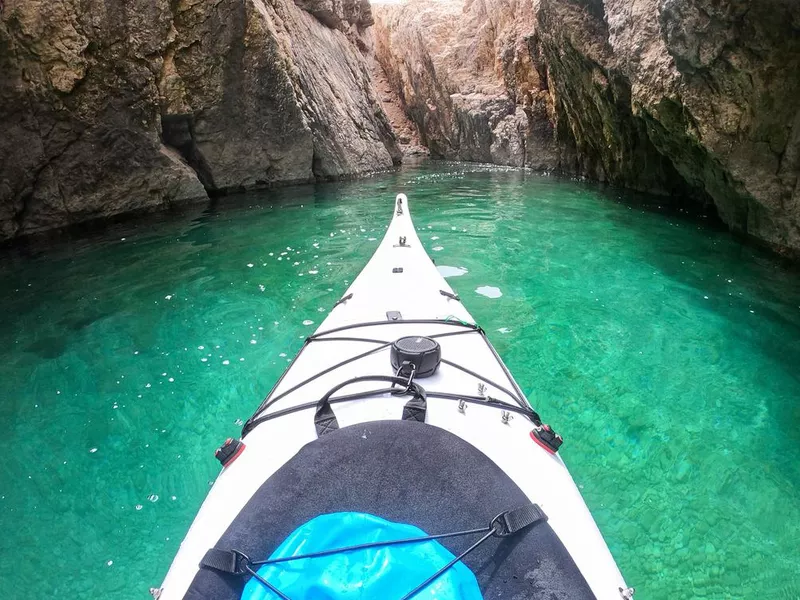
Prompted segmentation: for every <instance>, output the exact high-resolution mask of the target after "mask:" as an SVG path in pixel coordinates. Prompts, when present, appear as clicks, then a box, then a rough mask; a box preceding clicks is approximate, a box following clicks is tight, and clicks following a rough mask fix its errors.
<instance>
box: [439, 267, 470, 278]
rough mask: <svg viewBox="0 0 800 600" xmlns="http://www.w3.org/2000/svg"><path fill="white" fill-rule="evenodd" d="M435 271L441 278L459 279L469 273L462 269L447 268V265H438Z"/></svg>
mask: <svg viewBox="0 0 800 600" xmlns="http://www.w3.org/2000/svg"><path fill="white" fill-rule="evenodd" d="M436 270H437V271H439V275H441V276H442V277H461V276H462V275H466V274H467V273H469V271H468V270H467V269H465V268H464V267H449V266H447V265H438V266H437V267H436Z"/></svg>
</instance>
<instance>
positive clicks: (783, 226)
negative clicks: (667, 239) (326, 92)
mask: <svg viewBox="0 0 800 600" xmlns="http://www.w3.org/2000/svg"><path fill="white" fill-rule="evenodd" d="M415 7H416V8H415ZM414 12H417V13H421V14H423V15H424V17H421V18H414ZM376 21H377V22H376V26H375V28H374V33H375V48H376V55H377V57H378V59H379V60H380V63H381V65H382V66H383V67H384V70H385V71H386V72H387V75H389V79H390V81H391V82H392V83H393V85H395V87H396V88H397V89H398V90H399V91H400V92H401V94H400V95H401V98H403V99H404V101H405V104H406V111H407V113H408V115H409V116H410V117H411V118H412V120H413V121H414V122H415V124H416V125H417V127H418V128H419V129H420V134H421V137H422V138H423V139H424V140H426V141H427V143H428V144H429V146H430V147H431V151H432V152H433V153H434V154H437V155H441V156H445V157H453V158H463V159H466V160H481V161H488V162H498V163H502V164H525V165H528V166H533V167H536V168H540V169H546V170H557V171H559V172H562V173H566V174H577V175H584V176H587V177H591V178H593V179H597V180H600V181H607V182H610V183H614V184H617V185H622V186H626V187H630V188H634V189H639V190H645V191H651V192H656V193H663V194H669V195H671V196H672V197H673V198H675V199H677V200H680V201H683V202H692V203H700V204H711V203H713V205H714V206H715V207H716V210H717V211H718V213H719V214H720V216H721V217H722V219H723V220H724V221H725V222H726V223H727V224H728V225H729V226H730V227H731V229H732V230H734V231H736V232H740V233H743V234H746V235H748V236H750V237H753V238H755V239H757V240H760V241H761V242H763V243H765V244H767V245H769V246H771V247H773V248H774V249H776V250H779V251H786V252H788V253H792V254H796V253H798V252H800V183H799V180H798V176H799V175H800V102H798V97H800V95H799V94H800V3H798V2H796V1H795V0H763V1H760V2H751V1H749V0H637V1H636V2H631V1H630V0H465V1H463V2H459V1H457V0H448V1H447V2H444V3H440V2H432V1H430V0H411V2H410V3H409V4H407V5H403V6H400V7H391V6H390V7H385V8H383V7H382V8H381V9H380V10H377V11H376ZM498 85H500V86H501V87H502V89H501V90H500V91H498V88H497V86H498ZM504 102H505V103H506V104H503V103H504ZM522 115H524V118H522ZM492 148H494V150H492ZM532 156H536V157H539V158H540V160H539V161H538V162H539V164H537V161H536V160H532V158H531V157H532Z"/></svg>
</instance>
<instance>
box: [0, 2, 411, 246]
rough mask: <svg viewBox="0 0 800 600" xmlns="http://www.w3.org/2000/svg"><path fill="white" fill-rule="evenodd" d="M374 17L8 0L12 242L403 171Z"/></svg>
mask: <svg viewBox="0 0 800 600" xmlns="http://www.w3.org/2000/svg"><path fill="white" fill-rule="evenodd" d="M301 6H302V8H305V9H307V10H308V11H310V12H307V11H306V10H303V9H302V8H301ZM311 13H313V15H312V14H311ZM314 15H316V16H314ZM371 22H372V17H371V12H370V10H369V5H368V3H366V2H365V1H362V0H334V1H333V2H330V1H328V2H324V1H321V2H312V1H311V0H307V1H306V2H300V0H298V5H296V4H295V3H294V2H292V1H291V0H173V1H171V2H168V1H167V0H147V1H145V0H126V1H123V0H81V1H80V2H78V0H63V1H61V2H57V3H52V2H42V1H41V0H5V2H4V3H1V4H0V131H2V132H3V134H2V135H0V240H2V239H8V238H12V237H15V236H19V235H24V234H28V233H34V232H38V231H43V230H46V229H49V228H53V227H59V226H63V225H68V224H73V223H78V222H81V221H85V220H89V219H93V218H98V217H103V216H108V215H113V214H118V213H124V212H129V211H133V210H141V209H149V208H155V207H163V206H165V205H168V204H169V203H171V202H178V201H182V200H187V199H191V198H196V197H205V196H206V194H207V192H211V193H213V192H220V191H225V190H231V189H239V188H245V187H251V186H256V185H264V184H272V183H279V182H289V181H300V180H302V181H306V180H309V179H312V178H314V177H322V178H326V177H340V176H344V175H349V174H355V173H360V172H364V171H369V170H375V169H379V168H385V167H389V166H391V165H392V164H393V163H395V162H397V161H399V160H400V151H399V149H398V147H397V144H396V142H395V139H394V134H393V133H392V131H391V126H390V125H389V123H388V120H387V119H386V117H385V115H384V114H383V112H382V110H381V108H380V106H379V104H378V103H377V100H376V98H375V95H374V92H373V91H372V86H371V83H370V77H369V71H368V68H367V64H366V60H365V58H364V56H363V55H362V53H361V51H360V47H363V48H366V47H367V42H366V41H364V40H367V39H369V36H368V34H367V28H368V27H369V26H370V24H371ZM357 40H361V42H360V43H357Z"/></svg>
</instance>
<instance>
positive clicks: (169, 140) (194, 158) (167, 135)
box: [161, 114, 225, 197]
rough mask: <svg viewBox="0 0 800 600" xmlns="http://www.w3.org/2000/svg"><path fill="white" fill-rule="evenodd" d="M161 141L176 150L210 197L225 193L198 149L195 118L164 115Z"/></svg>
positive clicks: (185, 115) (184, 115)
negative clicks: (217, 183) (218, 185)
mask: <svg viewBox="0 0 800 600" xmlns="http://www.w3.org/2000/svg"><path fill="white" fill-rule="evenodd" d="M161 139H162V141H163V142H164V144H166V145H167V146H170V147H172V148H175V150H177V151H178V152H179V153H180V155H181V156H182V157H183V159H184V160H185V161H186V163H187V164H188V165H189V166H190V167H191V168H192V169H194V172H195V173H197V178H198V179H199V180H200V183H202V184H203V187H204V188H205V189H206V192H207V193H208V195H209V196H210V197H214V196H220V195H223V194H224V193H225V190H224V189H220V188H219V187H217V185H216V184H215V183H214V176H213V174H212V173H211V167H210V166H209V164H208V161H206V159H205V157H204V156H203V153H202V152H200V149H199V148H198V147H197V141H196V138H195V133H194V117H193V116H192V115H191V114H181V115H163V116H162V117H161Z"/></svg>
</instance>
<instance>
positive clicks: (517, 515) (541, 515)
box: [489, 503, 547, 537]
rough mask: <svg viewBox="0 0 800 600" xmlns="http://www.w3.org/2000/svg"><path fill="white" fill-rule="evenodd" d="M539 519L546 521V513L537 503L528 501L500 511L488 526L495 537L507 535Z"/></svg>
mask: <svg viewBox="0 0 800 600" xmlns="http://www.w3.org/2000/svg"><path fill="white" fill-rule="evenodd" d="M540 521H547V515H546V514H545V512H544V511H543V510H542V509H541V507H540V506H539V505H538V504H533V503H530V504H525V505H523V506H520V507H518V508H514V509H511V510H507V511H505V512H501V513H500V514H499V515H497V516H496V517H495V518H494V519H492V522H491V524H490V525H489V526H490V527H491V529H492V533H493V534H494V535H496V536H497V537H508V536H510V535H513V534H515V533H517V532H518V531H520V530H522V529H525V528H527V527H530V526H531V525H533V524H535V523H538V522H540Z"/></svg>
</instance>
